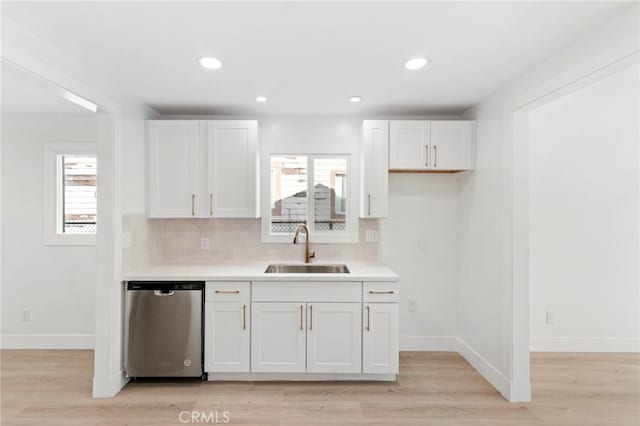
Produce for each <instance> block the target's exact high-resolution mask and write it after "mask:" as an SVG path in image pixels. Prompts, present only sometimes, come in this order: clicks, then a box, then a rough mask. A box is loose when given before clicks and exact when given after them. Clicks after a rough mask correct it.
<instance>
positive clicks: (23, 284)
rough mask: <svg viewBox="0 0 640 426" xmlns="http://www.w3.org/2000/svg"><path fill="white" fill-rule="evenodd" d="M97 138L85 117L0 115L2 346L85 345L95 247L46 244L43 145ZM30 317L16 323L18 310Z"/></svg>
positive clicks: (89, 340)
mask: <svg viewBox="0 0 640 426" xmlns="http://www.w3.org/2000/svg"><path fill="white" fill-rule="evenodd" d="M48 142H80V143H82V142H84V143H86V142H90V143H95V142H96V120H95V117H94V116H92V115H87V114H84V115H71V114H67V115H64V114H63V115H53V114H9V113H3V114H2V182H3V186H2V201H3V203H2V228H3V233H2V252H3V258H2V266H3V268H2V283H3V285H2V347H4V348H11V347H18V348H24V347H53V348H60V347H71V348H78V347H81V348H91V347H93V344H94V322H95V311H94V305H95V286H96V249H95V247H86V246H85V247H62V246H45V245H44V243H43V235H44V232H43V221H44V215H43V210H44V195H43V189H44V176H43V170H44V158H43V157H44V145H45V143H48ZM24 310H28V311H30V316H31V319H30V321H22V311H24Z"/></svg>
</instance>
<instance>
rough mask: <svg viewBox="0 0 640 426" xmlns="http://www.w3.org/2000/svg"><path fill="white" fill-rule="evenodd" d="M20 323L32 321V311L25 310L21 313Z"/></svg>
mask: <svg viewBox="0 0 640 426" xmlns="http://www.w3.org/2000/svg"><path fill="white" fill-rule="evenodd" d="M20 321H22V322H29V321H31V311H30V310H29V309H24V310H22V311H20Z"/></svg>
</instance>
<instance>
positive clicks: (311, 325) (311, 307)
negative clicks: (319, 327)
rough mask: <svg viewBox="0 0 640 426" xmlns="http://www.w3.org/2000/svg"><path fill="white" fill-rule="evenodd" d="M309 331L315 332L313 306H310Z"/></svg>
mask: <svg viewBox="0 0 640 426" xmlns="http://www.w3.org/2000/svg"><path fill="white" fill-rule="evenodd" d="M309 310H310V311H311V312H310V313H309V331H311V330H313V305H309Z"/></svg>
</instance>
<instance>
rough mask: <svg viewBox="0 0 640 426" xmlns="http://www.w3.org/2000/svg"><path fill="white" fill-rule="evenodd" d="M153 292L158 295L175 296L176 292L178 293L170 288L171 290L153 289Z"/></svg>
mask: <svg viewBox="0 0 640 426" xmlns="http://www.w3.org/2000/svg"><path fill="white" fill-rule="evenodd" d="M153 294H154V295H156V296H173V295H174V294H176V292H175V291H173V290H169V291H164V290H153Z"/></svg>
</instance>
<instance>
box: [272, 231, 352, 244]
mask: <svg viewBox="0 0 640 426" xmlns="http://www.w3.org/2000/svg"><path fill="white" fill-rule="evenodd" d="M298 238H299V240H298V244H304V243H305V238H306V237H305V236H304V234H302V233H301V234H300V236H299V237H298ZM261 242H262V243H268V244H269V243H281V244H292V243H293V234H286V235H273V234H268V235H264V234H263V235H262V239H261ZM358 242H359V241H358V234H357V233H349V234H343V235H323V234H314V233H313V232H312V233H311V240H310V241H309V244H356V243H358Z"/></svg>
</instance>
